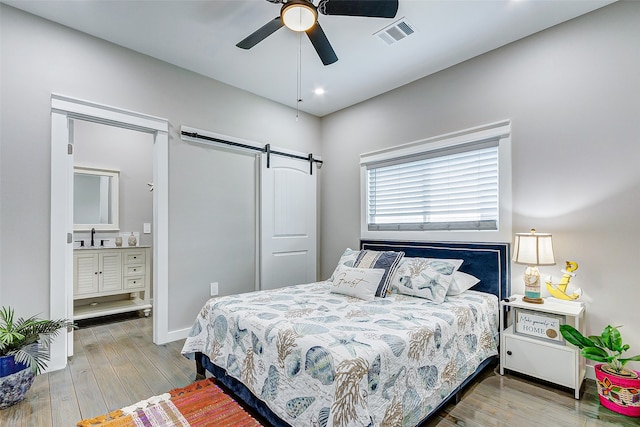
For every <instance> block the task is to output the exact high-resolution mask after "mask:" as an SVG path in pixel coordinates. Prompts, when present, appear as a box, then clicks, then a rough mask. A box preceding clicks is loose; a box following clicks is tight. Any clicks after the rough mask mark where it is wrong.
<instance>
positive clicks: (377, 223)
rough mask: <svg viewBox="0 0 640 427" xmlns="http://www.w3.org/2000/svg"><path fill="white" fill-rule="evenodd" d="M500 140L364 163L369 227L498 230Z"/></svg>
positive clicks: (370, 228) (372, 228)
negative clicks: (365, 164)
mask: <svg viewBox="0 0 640 427" xmlns="http://www.w3.org/2000/svg"><path fill="white" fill-rule="evenodd" d="M498 189H499V186H498V139H491V140H485V141H481V142H473V143H468V144H464V145H456V146H450V147H446V148H442V149H439V150H434V151H428V152H423V153H421V154H418V155H411V156H408V157H404V158H399V159H393V160H388V161H383V162H380V163H374V164H368V165H367V202H368V209H367V217H368V228H369V230H497V229H498V194H499V191H498Z"/></svg>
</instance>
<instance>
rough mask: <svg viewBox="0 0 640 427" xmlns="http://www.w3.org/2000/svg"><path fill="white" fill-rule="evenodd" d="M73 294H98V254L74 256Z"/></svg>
mask: <svg viewBox="0 0 640 427" xmlns="http://www.w3.org/2000/svg"><path fill="white" fill-rule="evenodd" d="M73 270H74V274H73V279H74V280H73V285H74V286H73V294H74V295H85V294H94V293H96V292H98V281H99V274H98V270H99V265H98V254H92V253H86V254H74V257H73Z"/></svg>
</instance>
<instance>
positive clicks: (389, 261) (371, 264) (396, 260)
mask: <svg viewBox="0 0 640 427" xmlns="http://www.w3.org/2000/svg"><path fill="white" fill-rule="evenodd" d="M402 257H404V252H393V251H387V252H379V251H370V250H363V251H360V253H359V254H358V258H356V262H355V263H354V264H353V266H354V267H359V268H384V270H385V271H384V276H382V280H381V281H380V284H379V285H378V290H377V291H376V296H377V297H382V298H384V297H386V296H387V290H388V289H389V285H390V284H391V278H392V277H393V274H394V273H395V271H396V269H397V268H398V264H400V260H401V259H402Z"/></svg>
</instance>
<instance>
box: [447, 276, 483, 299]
mask: <svg viewBox="0 0 640 427" xmlns="http://www.w3.org/2000/svg"><path fill="white" fill-rule="evenodd" d="M479 282H480V279H478V278H477V277H476V276H472V275H470V274H467V273H463V272H462V271H456V272H455V273H453V280H451V286H449V289H448V290H447V295H459V294H461V293H463V292H464V291H466V290H468V289H471V288H472V287H474V286H475V285H476V283H479Z"/></svg>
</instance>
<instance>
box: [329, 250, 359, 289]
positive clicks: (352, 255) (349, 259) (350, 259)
mask: <svg viewBox="0 0 640 427" xmlns="http://www.w3.org/2000/svg"><path fill="white" fill-rule="evenodd" d="M358 255H360V251H354V250H353V249H349V248H347V249H346V250H345V251H344V253H343V254H342V256H341V257H340V261H338V265H337V266H336V268H335V270H333V274H331V277H330V278H329V281H330V282H333V279H334V278H335V275H336V273H337V272H338V270H339V269H340V266H343V265H346V266H347V267H353V264H355V262H356V258H358Z"/></svg>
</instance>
